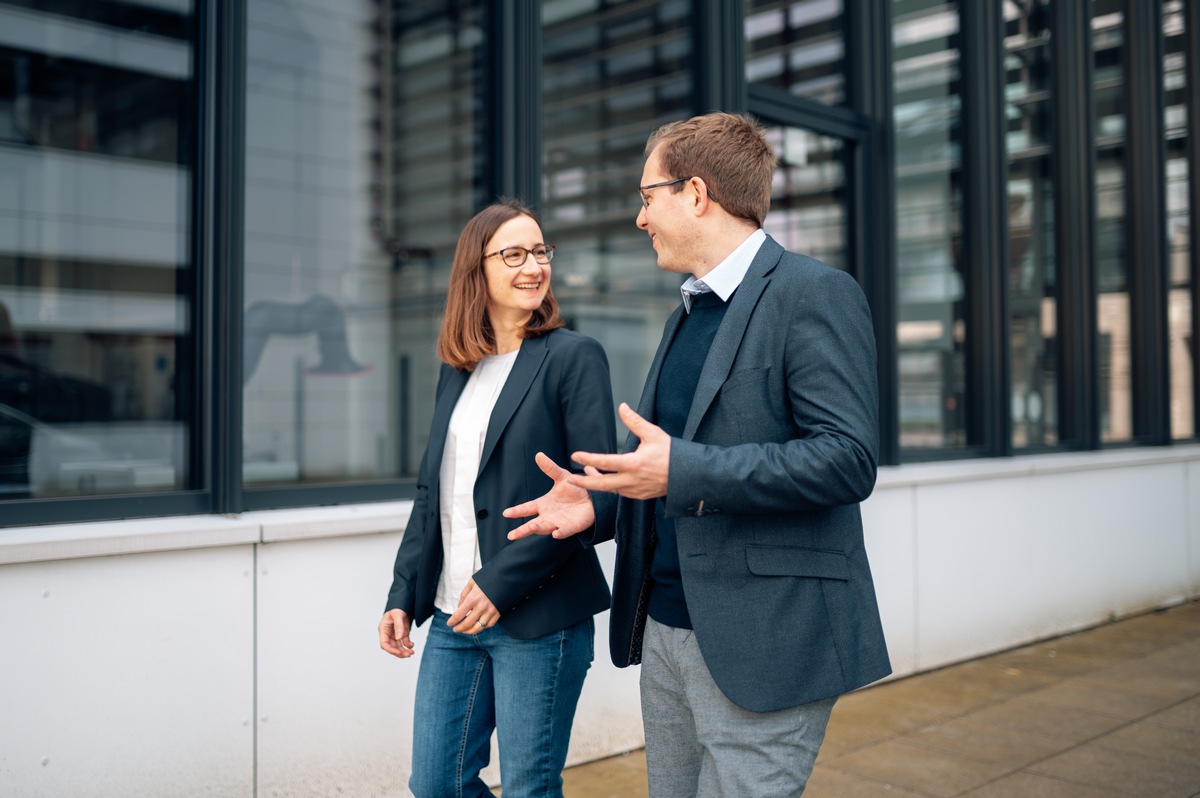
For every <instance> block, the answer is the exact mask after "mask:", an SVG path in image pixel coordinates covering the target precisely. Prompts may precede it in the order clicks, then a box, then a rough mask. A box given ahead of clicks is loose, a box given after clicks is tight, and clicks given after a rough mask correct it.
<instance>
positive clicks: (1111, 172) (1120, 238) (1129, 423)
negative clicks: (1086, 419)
mask: <svg viewBox="0 0 1200 798" xmlns="http://www.w3.org/2000/svg"><path fill="white" fill-rule="evenodd" d="M1122 5H1123V4H1122V0H1094V2H1093V3H1092V37H1093V49H1094V51H1095V62H1096V64H1095V81H1096V83H1095V97H1096V144H1095V146H1096V227H1097V229H1096V260H1097V266H1098V277H1099V292H1100V297H1099V304H1098V307H1097V325H1098V327H1099V344H1100V347H1099V352H1098V353H1097V354H1098V362H1099V365H1100V436H1101V439H1102V440H1104V441H1106V442H1117V441H1128V440H1130V439H1131V438H1132V437H1133V394H1132V388H1131V382H1130V381H1131V363H1130V357H1131V350H1130V339H1129V332H1130V307H1129V273H1128V268H1129V255H1128V242H1127V230H1126V228H1125V85H1124V78H1123V71H1122V70H1123V63H1124V58H1125V55H1124V48H1125V45H1124V25H1125V20H1124V15H1123V13H1122V11H1121V8H1122Z"/></svg>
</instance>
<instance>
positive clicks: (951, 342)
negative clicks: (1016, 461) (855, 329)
mask: <svg viewBox="0 0 1200 798" xmlns="http://www.w3.org/2000/svg"><path fill="white" fill-rule="evenodd" d="M893 9H894V12H895V17H894V26H893V42H894V47H895V58H896V62H895V71H894V74H895V111H894V119H895V128H896V230H897V246H898V254H897V258H896V262H897V283H898V295H899V296H898V312H899V322H898V323H897V328H896V338H897V346H898V350H899V362H898V370H899V375H900V391H899V393H900V396H899V403H900V406H899V414H900V446H901V449H902V452H903V450H909V451H910V452H911V451H912V450H915V449H939V450H945V449H956V448H962V447H964V446H965V445H966V425H965V419H966V412H967V408H966V407H965V406H964V399H965V383H964V373H965V369H964V351H965V347H966V324H965V323H964V319H963V301H962V300H963V276H962V271H961V270H962V266H961V264H960V262H959V235H960V229H961V227H960V218H961V213H962V196H961V193H960V191H959V187H958V182H959V173H960V168H961V158H962V154H961V147H960V143H959V140H958V130H959V125H960V122H959V120H960V116H961V110H960V109H961V103H960V98H959V96H958V88H957V87H958V79H959V54H958V49H957V43H956V39H957V35H958V13H957V11H956V10H955V8H954V6H953V5H952V4H950V3H946V2H939V1H938V0H896V2H895V4H894V5H893Z"/></svg>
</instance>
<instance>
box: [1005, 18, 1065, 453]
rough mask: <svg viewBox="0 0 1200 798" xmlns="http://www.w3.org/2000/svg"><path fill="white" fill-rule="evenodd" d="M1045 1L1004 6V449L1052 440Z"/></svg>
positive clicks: (1053, 286)
mask: <svg viewBox="0 0 1200 798" xmlns="http://www.w3.org/2000/svg"><path fill="white" fill-rule="evenodd" d="M1047 6H1048V0H1035V1H1034V2H1028V3H1024V2H1023V3H1017V2H1011V0H1010V1H1009V2H1005V3H1004V21H1005V38H1004V46H1005V59H1004V63H1005V74H1006V79H1007V85H1006V87H1005V121H1006V124H1007V128H1006V133H1007V142H1008V152H1009V172H1008V213H1009V217H1008V224H1009V241H1008V253H1009V268H1008V302H1009V314H1010V315H1009V324H1010V330H1011V333H1010V335H1011V337H1010V346H1011V347H1012V349H1011V353H1012V392H1011V412H1012V444H1013V447H1014V448H1016V449H1020V448H1024V447H1029V446H1042V445H1050V444H1054V443H1056V442H1057V440H1058V420H1057V411H1058V373H1057V367H1058V363H1057V357H1056V354H1057V346H1056V343H1055V313H1056V305H1057V302H1056V300H1057V291H1058V281H1057V279H1056V269H1055V260H1054V251H1053V244H1054V182H1053V178H1052V177H1051V171H1050V170H1051V163H1050V141H1049V138H1050V136H1051V130H1052V128H1051V125H1052V122H1053V112H1052V110H1051V108H1052V105H1051V101H1050V77H1051V73H1050V53H1049V43H1050V31H1049V30H1048V28H1047V16H1048V15H1047Z"/></svg>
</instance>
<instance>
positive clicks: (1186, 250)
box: [1163, 0, 1196, 439]
mask: <svg viewBox="0 0 1200 798" xmlns="http://www.w3.org/2000/svg"><path fill="white" fill-rule="evenodd" d="M1183 12H1184V4H1183V2H1182V0H1169V1H1168V2H1166V3H1164V4H1163V43H1164V47H1163V51H1164V52H1163V93H1164V95H1165V99H1166V102H1165V105H1166V108H1165V118H1164V127H1165V128H1166V133H1167V142H1166V143H1167V257H1168V258H1169V264H1170V265H1169V267H1168V274H1169V283H1168V285H1169V289H1168V291H1169V293H1168V296H1167V323H1168V335H1169V336H1170V360H1171V436H1172V437H1173V438H1175V439H1186V438H1192V437H1194V436H1195V434H1196V430H1195V418H1196V416H1195V401H1196V398H1195V396H1193V395H1192V392H1193V390H1194V385H1195V382H1194V380H1193V376H1192V375H1193V374H1194V371H1195V368H1196V366H1195V343H1194V342H1193V341H1192V329H1193V328H1192V314H1193V313H1195V309H1194V306H1193V305H1192V284H1191V268H1190V267H1191V261H1192V258H1193V251H1192V228H1191V213H1192V210H1193V209H1192V208H1190V207H1189V199H1188V195H1189V190H1190V189H1189V187H1190V178H1189V175H1190V171H1191V170H1190V169H1189V164H1188V157H1187V153H1188V147H1189V146H1190V145H1191V143H1192V139H1191V132H1190V131H1189V130H1188V124H1187V115H1188V107H1187V101H1188V97H1189V86H1188V79H1187V71H1186V70H1187V68H1188V66H1189V65H1188V63H1187V59H1188V55H1187V44H1186V39H1185V33H1186V31H1185V29H1184V25H1185V22H1184V16H1183ZM1192 57H1195V54H1194V53H1193V56H1192ZM1190 91H1191V93H1192V94H1195V91H1196V87H1194V86H1192V87H1190ZM1193 102H1194V100H1193Z"/></svg>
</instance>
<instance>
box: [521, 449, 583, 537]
mask: <svg viewBox="0 0 1200 798" xmlns="http://www.w3.org/2000/svg"><path fill="white" fill-rule="evenodd" d="M534 461H535V462H536V463H537V464H538V468H540V469H542V473H544V474H545V475H546V476H548V477H550V478H551V479H552V480H554V487H552V488H550V491H549V493H546V494H545V495H544V496H542V497H540V498H537V499H534V500H533V501H529V502H525V503H524V504H518V505H517V506H516V507H509V508H508V509H507V510H505V511H504V517H505V518H528V517H529V516H531V515H532V516H537V517H536V518H533V519H532V520H530V521H526V522H525V523H524V524H521V525H520V526H519V527H517V528H516V529H514V530H513V531H511V532H509V533H508V539H509V540H519V539H520V538H523V537H527V536H529V535H553V536H554V537H556V538H569V537H571V535H575V534H578V533H580V532H582V531H583V530H585V529H588V528H590V527H591V526H592V524H594V523H595V522H596V512H595V510H594V509H593V508H592V500H591V498H589V497H588V493H587V491H586V490H584V489H583V488H580V487H578V486H577V485H574V484H573V483H572V482H571V480H573V479H575V477H574V476H573V475H572V474H571V472H570V471H568V470H566V469H565V468H560V467H559V466H558V464H556V463H555V462H554V461H553V460H551V459H550V458H549V457H547V456H546V455H544V454H542V453H541V452H538V453H537V456H536V457H534Z"/></svg>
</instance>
